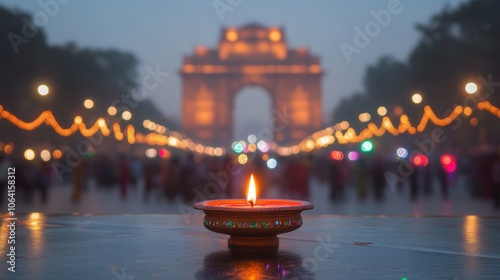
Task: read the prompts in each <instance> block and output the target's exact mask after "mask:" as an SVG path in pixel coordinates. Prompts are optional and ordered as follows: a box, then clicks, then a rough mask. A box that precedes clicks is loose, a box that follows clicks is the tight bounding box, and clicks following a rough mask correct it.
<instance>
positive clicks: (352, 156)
mask: <svg viewBox="0 0 500 280" xmlns="http://www.w3.org/2000/svg"><path fill="white" fill-rule="evenodd" d="M347 158H348V159H349V160H350V161H355V160H358V159H359V154H358V153H357V152H355V151H351V152H349V153H348V154H347Z"/></svg>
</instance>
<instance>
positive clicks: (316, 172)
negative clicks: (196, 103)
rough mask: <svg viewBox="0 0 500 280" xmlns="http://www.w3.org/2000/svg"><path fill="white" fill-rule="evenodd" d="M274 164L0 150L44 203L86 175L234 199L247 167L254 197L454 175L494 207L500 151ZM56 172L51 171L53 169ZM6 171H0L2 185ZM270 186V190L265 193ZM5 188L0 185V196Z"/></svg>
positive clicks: (124, 191)
mask: <svg viewBox="0 0 500 280" xmlns="http://www.w3.org/2000/svg"><path fill="white" fill-rule="evenodd" d="M276 159H277V163H278V164H277V165H276V166H272V168H271V167H269V166H268V165H266V160H264V158H263V155H261V154H258V153H255V154H254V155H253V156H249V159H248V162H246V163H245V164H241V163H239V162H238V160H237V157H233V156H226V157H202V156H199V155H194V154H179V155H172V156H171V157H168V158H162V157H154V158H147V157H142V158H139V157H133V156H129V155H127V154H118V155H107V154H100V155H97V156H94V157H91V158H87V159H85V160H83V161H81V162H79V163H78V164H73V165H72V166H71V167H70V166H68V165H65V163H64V162H63V161H60V162H55V161H48V162H43V161H39V162H34V161H26V160H21V161H14V160H12V159H9V158H7V157H6V156H5V155H0V166H1V168H2V170H6V168H7V167H11V166H15V168H16V191H17V192H19V193H22V198H23V200H24V201H25V202H28V203H29V202H30V201H31V200H32V199H33V196H35V195H36V194H37V193H39V194H40V197H41V201H42V202H47V199H48V195H47V193H48V190H49V187H50V185H52V184H55V183H69V184H70V185H72V188H73V189H72V195H71V199H72V200H73V201H74V202H78V201H80V200H81V197H82V193H83V192H84V191H85V189H86V185H87V183H88V182H89V179H91V178H92V179H93V180H94V181H95V182H96V185H97V186H98V187H99V188H119V190H120V191H119V193H120V197H121V198H126V197H127V195H128V193H129V192H128V189H129V188H133V187H140V188H141V189H142V190H143V196H144V199H148V198H149V197H151V196H155V195H158V194H162V195H164V196H165V198H166V199H167V200H168V201H174V200H176V199H182V200H183V201H185V202H195V201H198V200H203V199H215V198H242V197H245V196H246V188H247V186H248V181H249V177H250V174H254V177H255V180H256V184H257V189H258V196H260V197H266V196H269V195H273V194H274V195H275V196H279V197H283V198H293V199H309V197H310V186H309V184H310V182H311V178H312V177H315V179H317V180H318V181H320V182H322V185H326V186H329V188H330V190H329V199H330V201H332V203H337V202H341V201H343V200H344V199H345V197H346V191H347V190H348V188H352V190H354V191H355V193H356V197H357V199H358V200H359V201H363V200H366V199H369V198H370V197H372V198H373V199H374V200H376V201H383V200H384V197H385V193H386V192H387V191H397V192H404V191H405V189H406V192H407V193H408V194H409V199H410V200H417V199H421V198H425V197H429V196H431V195H433V193H435V192H436V190H437V193H439V195H440V196H441V197H442V198H443V199H447V198H448V196H449V192H450V189H451V188H453V187H454V184H455V182H456V180H457V178H459V177H460V176H463V177H464V178H465V181H466V182H467V183H466V185H467V188H468V190H469V193H470V195H471V197H472V198H480V199H490V200H493V201H494V205H495V207H496V208H497V209H500V155H499V153H490V154H484V155H477V156H470V155H462V156H460V157H459V158H457V162H458V166H457V168H456V170H453V172H449V171H450V170H446V168H444V166H443V165H442V164H441V163H440V161H439V160H437V159H430V160H429V162H428V163H426V164H425V165H416V164H414V163H413V162H412V161H411V160H407V161H406V162H405V163H403V162H401V161H397V160H394V158H392V160H391V159H389V158H387V157H386V158H384V157H383V156H382V155H376V154H373V155H362V156H361V157H360V158H359V159H357V160H355V161H351V160H348V159H347V158H342V159H340V160H334V159H332V158H330V157H328V156H327V155H324V154H322V155H316V156H312V155H306V156H291V157H277V158H276ZM56 173H58V174H56ZM5 175H6V172H3V173H2V174H1V176H0V182H1V183H2V186H6V179H7V178H6V176H5ZM272 192H274V193H272ZM6 193H7V191H6V190H4V191H2V192H1V196H0V199H1V202H0V203H5V201H6V198H5V195H6Z"/></svg>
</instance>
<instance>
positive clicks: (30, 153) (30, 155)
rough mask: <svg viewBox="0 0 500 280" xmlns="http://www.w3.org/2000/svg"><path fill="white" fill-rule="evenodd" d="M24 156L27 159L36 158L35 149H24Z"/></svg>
mask: <svg viewBox="0 0 500 280" xmlns="http://www.w3.org/2000/svg"><path fill="white" fill-rule="evenodd" d="M24 158H26V159H27V160H33V159H34V158H35V151H33V150H32V149H27V150H26V151H24Z"/></svg>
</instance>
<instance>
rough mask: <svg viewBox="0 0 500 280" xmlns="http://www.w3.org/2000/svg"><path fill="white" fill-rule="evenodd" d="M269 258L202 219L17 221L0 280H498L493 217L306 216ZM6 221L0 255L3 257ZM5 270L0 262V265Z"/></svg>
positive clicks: (497, 222) (499, 249) (498, 229)
mask: <svg viewBox="0 0 500 280" xmlns="http://www.w3.org/2000/svg"><path fill="white" fill-rule="evenodd" d="M303 217H304V224H303V226H302V227H301V228H299V229H298V230H296V231H294V232H291V233H287V234H284V235H281V236H280V249H279V252H278V256H277V257H261V258H250V259H249V258H246V259H245V258H243V259H242V258H235V257H232V256H231V255H230V254H229V253H228V250H227V236H223V235H219V234H216V233H212V232H209V231H208V230H206V229H205V228H203V227H202V218H203V215H202V214H196V215H190V217H189V219H185V218H184V217H183V216H181V215H97V216H95V215H44V214H40V215H39V214H31V215H27V216H23V217H20V222H19V223H18V225H17V229H16V234H17V235H16V240H17V243H16V272H15V273H12V272H8V271H7V270H6V269H2V270H1V271H0V279H107V280H109V279H113V280H115V279H117V280H118V279H498V277H499V276H500V240H499V239H498V236H499V234H500V219H499V218H492V217H478V216H464V217H340V216H332V215H304V216H303ZM5 223H6V221H5V220H4V224H3V225H2V230H1V231H0V237H1V238H0V241H1V242H0V244H1V245H0V253H1V255H4V256H5V254H6V250H7V246H6V244H7V242H6V235H7V230H6V226H5ZM2 266H3V267H5V265H2Z"/></svg>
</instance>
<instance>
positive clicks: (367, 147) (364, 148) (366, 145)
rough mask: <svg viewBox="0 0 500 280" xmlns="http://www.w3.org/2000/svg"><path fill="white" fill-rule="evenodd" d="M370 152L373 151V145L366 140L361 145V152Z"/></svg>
mask: <svg viewBox="0 0 500 280" xmlns="http://www.w3.org/2000/svg"><path fill="white" fill-rule="evenodd" d="M371 150H373V143H372V142H371V141H368V140H366V141H364V142H363V143H361V151H363V152H370V151H371Z"/></svg>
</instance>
